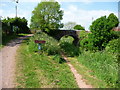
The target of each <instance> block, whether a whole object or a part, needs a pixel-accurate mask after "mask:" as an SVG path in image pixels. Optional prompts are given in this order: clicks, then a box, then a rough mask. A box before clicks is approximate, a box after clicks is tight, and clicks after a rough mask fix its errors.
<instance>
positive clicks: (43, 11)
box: [30, 0, 63, 32]
mask: <svg viewBox="0 0 120 90" xmlns="http://www.w3.org/2000/svg"><path fill="white" fill-rule="evenodd" d="M32 14H33V15H32V17H31V25H30V27H31V28H37V29H40V30H42V31H46V32H50V30H56V29H59V28H62V27H63V24H62V23H61V20H62V16H63V11H62V10H60V5H59V3H58V2H56V1H55V0H49V1H48V0H43V1H42V2H40V3H39V4H38V5H37V7H36V8H35V9H34V10H33V11H32Z"/></svg>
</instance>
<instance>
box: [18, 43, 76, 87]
mask: <svg viewBox="0 0 120 90" xmlns="http://www.w3.org/2000/svg"><path fill="white" fill-rule="evenodd" d="M27 42H28V41H24V43H23V44H22V45H21V46H20V47H19V49H18V52H17V56H16V58H17V65H16V66H17V70H16V78H17V79H16V82H17V84H16V87H17V88H78V86H77V84H76V82H75V79H74V76H73V74H72V73H71V71H70V69H69V66H68V65H67V64H66V63H64V62H61V63H60V62H59V61H61V58H60V56H59V55H49V56H48V55H47V54H45V53H42V54H38V53H35V52H33V51H31V50H30V49H29V44H27Z"/></svg>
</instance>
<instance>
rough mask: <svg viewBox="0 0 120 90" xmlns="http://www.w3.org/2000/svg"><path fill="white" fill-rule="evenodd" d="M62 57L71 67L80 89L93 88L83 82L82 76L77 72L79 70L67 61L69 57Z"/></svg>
mask: <svg viewBox="0 0 120 90" xmlns="http://www.w3.org/2000/svg"><path fill="white" fill-rule="evenodd" d="M62 57H63V58H64V59H65V60H66V61H67V64H68V66H69V67H70V70H71V72H72V73H73V75H74V78H75V80H76V82H77V84H78V86H79V88H93V87H92V86H91V85H87V84H86V83H85V82H84V81H83V79H82V76H81V75H80V74H79V73H78V72H77V70H76V69H75V68H74V67H73V65H72V64H71V63H70V62H69V60H68V59H67V57H66V56H65V55H64V54H62Z"/></svg>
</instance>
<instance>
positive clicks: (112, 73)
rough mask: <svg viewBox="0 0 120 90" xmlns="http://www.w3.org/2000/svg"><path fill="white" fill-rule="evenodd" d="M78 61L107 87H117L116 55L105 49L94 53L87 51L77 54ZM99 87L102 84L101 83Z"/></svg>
mask: <svg viewBox="0 0 120 90" xmlns="http://www.w3.org/2000/svg"><path fill="white" fill-rule="evenodd" d="M78 62H79V63H80V64H82V65H84V66H86V67H87V68H88V69H90V70H91V75H93V76H95V77H96V78H98V79H99V80H101V81H102V82H105V83H106V84H105V85H107V86H108V87H109V88H115V87H118V64H117V57H116V55H114V54H111V53H108V52H105V51H102V52H95V53H91V52H89V51H88V52H84V53H83V54H81V55H79V57H78ZM98 83H100V82H98ZM99 87H104V86H103V85H101V86H99Z"/></svg>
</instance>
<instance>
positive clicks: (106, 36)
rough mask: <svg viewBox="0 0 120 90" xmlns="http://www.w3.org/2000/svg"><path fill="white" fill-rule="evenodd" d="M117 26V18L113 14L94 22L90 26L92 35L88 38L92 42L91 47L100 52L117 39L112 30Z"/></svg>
mask: <svg viewBox="0 0 120 90" xmlns="http://www.w3.org/2000/svg"><path fill="white" fill-rule="evenodd" d="M118 24H119V21H118V18H117V17H116V16H115V15H114V14H113V13H111V14H110V15H109V16H108V17H106V16H102V17H100V18H98V19H97V20H95V21H94V22H93V23H92V25H91V26H90V31H91V32H92V34H91V35H90V37H89V38H91V40H92V44H93V47H97V48H98V49H100V50H101V49H103V48H105V46H106V45H107V43H108V42H109V41H110V40H112V39H114V38H117V36H116V35H115V34H114V32H113V31H112V29H113V28H114V27H116V26H118Z"/></svg>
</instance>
